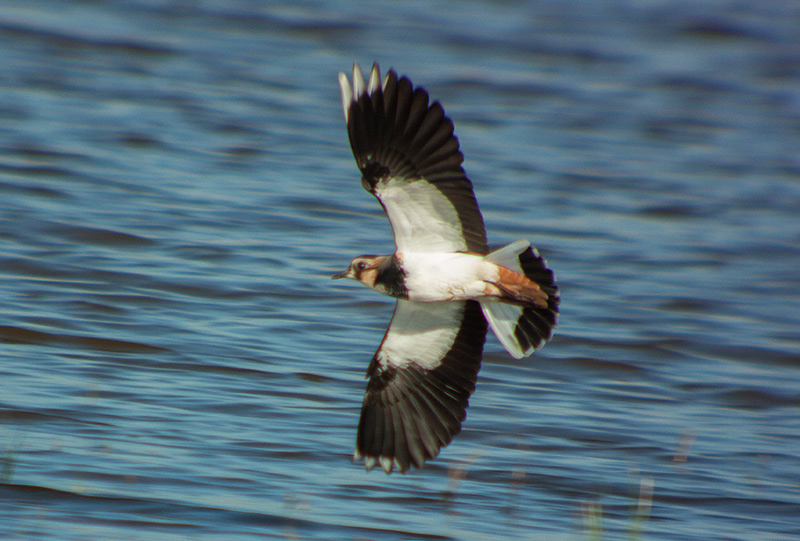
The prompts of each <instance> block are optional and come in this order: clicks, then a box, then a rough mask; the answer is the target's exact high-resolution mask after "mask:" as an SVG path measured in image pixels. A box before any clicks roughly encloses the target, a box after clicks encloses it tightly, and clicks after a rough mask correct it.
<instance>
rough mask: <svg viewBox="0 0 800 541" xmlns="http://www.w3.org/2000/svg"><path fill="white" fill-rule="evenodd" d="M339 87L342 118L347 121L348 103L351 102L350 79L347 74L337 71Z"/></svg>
mask: <svg viewBox="0 0 800 541" xmlns="http://www.w3.org/2000/svg"><path fill="white" fill-rule="evenodd" d="M339 88H340V89H341V91H342V109H343V110H344V120H345V122H347V120H348V117H349V116H350V115H349V112H350V104H351V103H352V102H353V89H352V88H350V81H348V80H347V75H345V74H344V73H339Z"/></svg>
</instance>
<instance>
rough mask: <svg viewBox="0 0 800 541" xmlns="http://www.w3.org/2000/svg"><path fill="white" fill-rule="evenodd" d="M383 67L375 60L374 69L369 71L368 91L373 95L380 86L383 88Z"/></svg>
mask: <svg viewBox="0 0 800 541" xmlns="http://www.w3.org/2000/svg"><path fill="white" fill-rule="evenodd" d="M380 85H381V69H380V68H379V67H378V63H377V62H375V63H374V64H373V65H372V71H370V72H369V84H368V85H367V93H368V94H369V95H370V96H371V95H372V93H373V92H376V91H377V90H378V89H379V88H381V86H380Z"/></svg>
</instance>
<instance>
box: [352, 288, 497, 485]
mask: <svg viewBox="0 0 800 541" xmlns="http://www.w3.org/2000/svg"><path fill="white" fill-rule="evenodd" d="M486 328H487V325H486V320H485V319H484V317H483V314H482V313H481V307H480V304H479V303H478V302H477V301H464V302H447V303H417V302H412V301H407V300H402V299H400V300H398V301H397V305H396V306H395V310H394V315H393V316H392V321H391V323H389V328H388V329H387V331H386V335H385V336H384V337H383V342H381V345H380V347H379V348H378V351H377V352H376V353H375V356H374V357H373V358H372V362H371V363H370V365H369V368H368V369H367V376H368V377H369V382H368V384H367V390H366V393H365V395H364V403H363V405H362V408H361V420H360V421H359V423H358V436H357V438H356V453H355V457H356V459H361V458H363V459H364V462H365V464H366V466H367V469H371V468H372V467H374V466H375V465H376V464H378V463H380V465H381V467H382V468H383V470H384V471H385V472H386V473H390V472H391V471H392V469H393V468H397V469H399V470H400V471H401V472H405V471H406V470H408V468H409V466H410V465H412V464H413V465H414V466H416V467H418V468H419V467H421V466H422V464H423V463H424V462H425V460H427V459H430V458H434V457H435V456H436V455H438V454H439V449H441V448H442V447H444V446H446V445H447V444H449V443H450V441H452V439H453V436H455V435H456V434H458V433H459V432H460V431H461V422H462V421H463V420H464V419H465V418H466V408H467V405H468V403H469V397H470V395H471V394H472V392H473V391H474V390H475V382H476V381H477V379H478V370H480V366H481V355H482V353H483V343H484V340H485V339H486Z"/></svg>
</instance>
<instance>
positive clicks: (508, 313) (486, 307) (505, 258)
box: [481, 239, 533, 359]
mask: <svg viewBox="0 0 800 541" xmlns="http://www.w3.org/2000/svg"><path fill="white" fill-rule="evenodd" d="M530 245H531V244H530V243H529V242H528V241H527V240H525V239H522V240H517V241H514V242H512V243H511V244H509V245H508V246H504V247H502V248H500V249H499V250H495V251H494V252H492V253H490V254H489V255H487V256H486V261H489V262H491V263H494V264H495V265H500V266H503V267H505V268H507V269H509V270H513V271H515V272H522V267H521V266H520V264H519V255H520V254H521V253H522V252H524V251H525V250H527V249H528V248H529V247H530ZM481 309H482V310H483V315H484V317H485V318H486V321H488V322H489V325H490V326H491V327H492V330H493V331H494V334H495V336H497V339H498V340H499V341H500V343H501V344H503V347H504V348H506V351H508V353H509V354H510V355H511V356H512V357H514V358H515V359H521V358H523V357H527V356H528V355H530V354H531V353H533V348H532V347H529V348H528V349H527V350H524V349H522V346H521V345H520V343H519V340H517V337H516V336H515V335H514V329H516V328H517V321H519V318H520V316H522V307H521V306H515V305H513V304H506V303H502V302H497V301H490V300H486V301H481Z"/></svg>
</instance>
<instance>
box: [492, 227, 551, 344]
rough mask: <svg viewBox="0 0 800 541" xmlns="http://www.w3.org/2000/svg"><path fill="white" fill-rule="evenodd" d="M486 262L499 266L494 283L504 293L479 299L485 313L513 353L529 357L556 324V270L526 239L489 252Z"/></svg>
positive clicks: (496, 333) (498, 336) (545, 339)
mask: <svg viewBox="0 0 800 541" xmlns="http://www.w3.org/2000/svg"><path fill="white" fill-rule="evenodd" d="M486 261H489V262H491V263H494V264H496V265H498V266H499V267H500V276H499V278H498V281H497V282H496V283H494V285H495V286H496V287H497V288H498V290H500V292H501V295H500V296H499V297H497V298H496V299H494V298H492V299H486V300H481V301H480V303H481V308H482V309H483V315H484V316H485V317H486V320H487V321H488V322H489V325H490V326H491V327H492V330H493V331H494V334H495V336H497V339H498V340H500V343H501V344H503V347H505V348H506V350H507V351H508V352H509V353H510V354H511V355H512V356H514V357H515V358H517V359H520V358H522V357H527V356H528V355H530V354H531V353H533V352H534V350H536V349H537V348H539V347H541V346H543V345H544V343H545V342H546V341H547V340H549V339H550V337H551V336H552V335H553V329H554V328H555V327H556V320H557V318H558V304H559V300H560V299H559V296H558V287H557V286H556V284H555V278H554V277H553V271H551V270H550V269H549V268H547V262H546V261H545V260H544V258H543V257H542V256H540V255H539V252H537V251H536V248H532V247H531V245H530V243H529V242H528V241H527V240H518V241H516V242H512V243H511V244H509V245H508V246H505V247H503V248H500V249H499V250H496V251H494V252H492V253H490V254H489V255H487V256H486ZM498 301H499V302H498Z"/></svg>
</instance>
